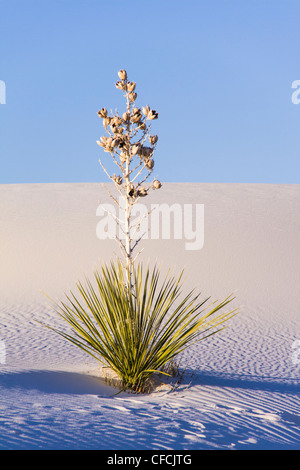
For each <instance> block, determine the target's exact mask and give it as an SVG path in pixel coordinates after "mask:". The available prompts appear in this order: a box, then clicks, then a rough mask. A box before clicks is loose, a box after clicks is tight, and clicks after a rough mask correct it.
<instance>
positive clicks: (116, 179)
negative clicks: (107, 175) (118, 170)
mask: <svg viewBox="0 0 300 470" xmlns="http://www.w3.org/2000/svg"><path fill="white" fill-rule="evenodd" d="M112 179H113V180H114V182H115V183H116V184H119V185H120V184H122V183H123V178H122V177H121V176H117V175H116V174H114V175H113V176H112Z"/></svg>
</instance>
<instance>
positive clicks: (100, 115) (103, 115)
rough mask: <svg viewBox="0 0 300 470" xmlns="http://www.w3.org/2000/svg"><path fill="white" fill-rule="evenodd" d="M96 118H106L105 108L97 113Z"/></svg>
mask: <svg viewBox="0 0 300 470" xmlns="http://www.w3.org/2000/svg"><path fill="white" fill-rule="evenodd" d="M97 114H98V116H99V117H101V118H106V117H107V109H105V108H102V109H100V110H99V111H98V113H97Z"/></svg>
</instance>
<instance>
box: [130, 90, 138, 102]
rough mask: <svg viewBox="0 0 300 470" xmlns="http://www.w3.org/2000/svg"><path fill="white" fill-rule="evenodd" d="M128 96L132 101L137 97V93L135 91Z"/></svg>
mask: <svg viewBox="0 0 300 470" xmlns="http://www.w3.org/2000/svg"><path fill="white" fill-rule="evenodd" d="M128 96H129V99H130V101H132V102H133V101H135V100H136V99H137V93H135V92H132V93H129V95H128Z"/></svg>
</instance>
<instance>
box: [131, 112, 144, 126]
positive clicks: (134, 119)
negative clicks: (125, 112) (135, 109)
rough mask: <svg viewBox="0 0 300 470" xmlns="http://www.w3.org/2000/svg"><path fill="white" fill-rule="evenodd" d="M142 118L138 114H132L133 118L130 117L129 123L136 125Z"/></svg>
mask: <svg viewBox="0 0 300 470" xmlns="http://www.w3.org/2000/svg"><path fill="white" fill-rule="evenodd" d="M141 118H142V116H141V115H140V114H134V115H133V116H131V119H130V120H131V122H133V123H134V124H136V123H137V122H139V121H140V120H141Z"/></svg>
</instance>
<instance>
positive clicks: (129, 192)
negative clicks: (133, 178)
mask: <svg viewBox="0 0 300 470" xmlns="http://www.w3.org/2000/svg"><path fill="white" fill-rule="evenodd" d="M128 194H129V196H130V197H132V198H134V197H136V196H137V192H136V189H135V187H134V185H133V184H130V187H129V191H128Z"/></svg>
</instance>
